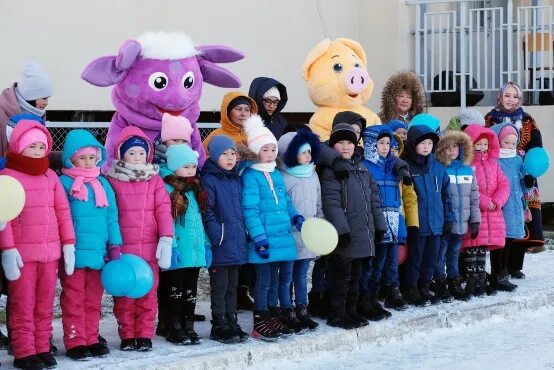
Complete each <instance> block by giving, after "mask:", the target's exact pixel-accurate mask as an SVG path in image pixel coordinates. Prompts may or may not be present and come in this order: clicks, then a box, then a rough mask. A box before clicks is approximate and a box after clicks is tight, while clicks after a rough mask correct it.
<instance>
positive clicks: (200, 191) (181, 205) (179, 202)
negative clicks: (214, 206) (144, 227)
mask: <svg viewBox="0 0 554 370" xmlns="http://www.w3.org/2000/svg"><path fill="white" fill-rule="evenodd" d="M164 182H165V183H166V184H169V185H171V186H172V187H173V190H172V191H171V193H170V194H169V198H170V199H171V216H173V219H174V220H179V219H180V220H182V217H181V216H184V215H185V214H186V213H187V208H188V206H189V201H188V199H187V197H186V196H185V193H186V192H187V191H190V190H192V192H193V193H194V197H195V198H196V201H197V202H198V206H199V207H200V212H201V213H204V212H205V211H206V209H207V206H208V192H207V191H206V190H204V188H202V185H201V184H200V180H199V179H198V177H196V176H194V177H181V176H176V175H169V176H166V177H164Z"/></svg>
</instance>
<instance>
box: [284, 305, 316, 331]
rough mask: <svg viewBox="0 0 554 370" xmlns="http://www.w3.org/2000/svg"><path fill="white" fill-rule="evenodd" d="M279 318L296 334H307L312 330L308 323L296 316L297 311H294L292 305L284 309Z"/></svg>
mask: <svg viewBox="0 0 554 370" xmlns="http://www.w3.org/2000/svg"><path fill="white" fill-rule="evenodd" d="M279 319H280V320H281V322H282V323H283V324H284V325H285V326H287V327H289V328H291V329H292V330H294V334H305V333H307V332H308V331H309V330H310V328H308V326H307V325H305V324H304V323H303V322H302V321H300V320H299V319H298V317H296V312H294V309H293V308H292V307H291V308H285V309H282V310H281V315H280V317H279Z"/></svg>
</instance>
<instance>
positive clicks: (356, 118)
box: [332, 111, 367, 132]
mask: <svg viewBox="0 0 554 370" xmlns="http://www.w3.org/2000/svg"><path fill="white" fill-rule="evenodd" d="M354 122H361V123H362V126H361V127H360V132H361V131H363V130H364V129H365V128H366V126H367V120H366V119H365V118H364V117H363V116H361V115H359V114H358V113H356V112H352V111H344V112H339V113H337V114H336V115H335V117H334V118H333V124H332V127H335V126H336V125H338V124H339V123H348V124H349V125H353V124H354Z"/></svg>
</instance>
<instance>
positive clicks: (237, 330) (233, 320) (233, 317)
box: [225, 312, 250, 342]
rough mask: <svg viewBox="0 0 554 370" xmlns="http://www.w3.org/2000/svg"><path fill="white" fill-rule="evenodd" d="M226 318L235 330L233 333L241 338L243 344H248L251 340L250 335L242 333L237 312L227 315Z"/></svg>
mask: <svg viewBox="0 0 554 370" xmlns="http://www.w3.org/2000/svg"><path fill="white" fill-rule="evenodd" d="M225 318H226V319H227V323H228V324H229V326H230V327H231V329H232V330H233V333H234V334H235V335H238V336H239V339H240V341H241V342H246V341H247V340H248V338H250V335H248V333H245V332H244V331H242V329H241V327H240V325H239V324H238V321H237V314H236V312H233V313H226V314H225Z"/></svg>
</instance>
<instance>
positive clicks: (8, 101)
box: [0, 83, 21, 117]
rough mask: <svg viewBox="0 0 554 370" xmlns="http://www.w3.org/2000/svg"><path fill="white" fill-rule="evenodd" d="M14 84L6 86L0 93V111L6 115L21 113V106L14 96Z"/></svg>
mask: <svg viewBox="0 0 554 370" xmlns="http://www.w3.org/2000/svg"><path fill="white" fill-rule="evenodd" d="M16 85H17V84H15V83H14V84H13V85H12V87H8V88H7V89H4V90H3V91H2V93H0V111H2V112H3V113H4V115H5V116H6V117H11V116H13V115H16V114H18V113H21V107H20V106H19V103H18V102H17V97H16V96H15V86H16Z"/></svg>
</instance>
